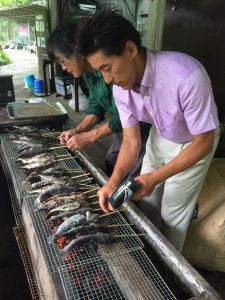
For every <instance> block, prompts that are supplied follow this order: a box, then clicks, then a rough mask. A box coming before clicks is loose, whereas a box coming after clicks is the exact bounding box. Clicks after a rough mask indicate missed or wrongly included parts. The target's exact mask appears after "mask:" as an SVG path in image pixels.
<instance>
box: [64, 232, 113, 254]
mask: <svg viewBox="0 0 225 300" xmlns="http://www.w3.org/2000/svg"><path fill="white" fill-rule="evenodd" d="M113 242H115V239H114V238H113V237H112V236H111V235H110V234H108V233H103V232H96V233H94V234H87V235H81V236H79V237H77V238H76V239H73V240H72V241H71V242H70V243H69V244H68V245H66V246H65V247H64V248H63V249H62V250H61V251H60V254H61V256H62V257H66V256H67V255H68V253H69V252H70V251H71V250H72V249H73V248H75V247H78V246H84V245H86V244H94V245H97V244H103V245H108V244H112V243H113Z"/></svg>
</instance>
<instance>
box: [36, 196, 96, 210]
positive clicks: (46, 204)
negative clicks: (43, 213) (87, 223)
mask: <svg viewBox="0 0 225 300" xmlns="http://www.w3.org/2000/svg"><path fill="white" fill-rule="evenodd" d="M71 203H73V204H74V205H75V204H76V205H77V208H79V207H81V206H83V207H85V206H89V205H90V203H88V202H87V201H86V198H85V196H84V195H83V194H82V193H71V194H69V195H55V196H53V197H51V198H49V199H48V200H47V201H42V202H41V203H40V204H39V206H38V209H45V210H50V209H52V208H55V207H57V206H60V205H63V204H64V205H65V204H71Z"/></svg>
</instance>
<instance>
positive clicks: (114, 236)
mask: <svg viewBox="0 0 225 300" xmlns="http://www.w3.org/2000/svg"><path fill="white" fill-rule="evenodd" d="M136 236H145V234H144V233H130V234H116V235H112V237H113V238H127V237H136Z"/></svg>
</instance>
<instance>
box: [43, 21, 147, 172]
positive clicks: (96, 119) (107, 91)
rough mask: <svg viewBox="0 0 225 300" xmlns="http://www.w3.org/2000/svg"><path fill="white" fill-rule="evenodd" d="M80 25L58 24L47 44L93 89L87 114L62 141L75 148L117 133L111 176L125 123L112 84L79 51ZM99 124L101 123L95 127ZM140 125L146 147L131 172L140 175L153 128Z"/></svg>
mask: <svg viewBox="0 0 225 300" xmlns="http://www.w3.org/2000/svg"><path fill="white" fill-rule="evenodd" d="M76 28H77V26H76V23H75V22H72V23H71V22H70V23H65V24H61V25H59V26H57V28H56V29H55V30H54V31H53V32H52V34H51V36H50V37H49V39H48V44H47V50H48V55H49V57H50V58H51V59H52V60H55V61H57V62H58V63H59V64H60V65H61V67H62V69H63V70H64V71H67V72H68V73H70V74H72V75H73V76H74V77H77V78H79V77H82V78H83V79H84V81H85V82H86V84H87V87H88V89H89V107H88V109H87V111H86V116H85V117H84V119H83V120H82V121H81V122H80V123H79V124H78V125H76V126H75V127H74V128H72V129H70V130H68V131H63V132H62V133H61V135H60V137H59V139H60V142H61V144H63V145H67V147H68V149H70V150H75V149H81V148H83V147H84V146H86V145H88V144H90V143H93V142H95V141H97V140H98V139H100V138H102V137H105V136H108V135H111V134H113V143H112V145H111V147H110V149H109V150H108V152H107V154H106V158H105V164H106V173H107V175H108V176H110V175H111V173H112V171H113V168H114V165H115V163H116V160H117V156H118V153H119V149H120V146H121V143H122V138H123V137H122V125H121V122H120V117H119V113H118V110H117V107H116V104H115V102H114V99H113V96H112V86H111V85H108V84H106V83H105V81H104V79H103V77H102V74H101V72H99V71H95V70H94V69H93V68H92V67H91V65H90V64H89V63H88V61H87V59H86V58H85V57H81V56H79V55H78V54H77V53H76V42H75V40H76ZM106 112H109V113H111V114H112V116H111V118H110V119H109V120H108V121H107V122H104V123H100V122H101V121H103V120H104V118H105V113H106ZM98 123H100V125H99V126H97V127H95V125H97V124H98ZM140 125H141V126H140V127H141V135H142V149H141V152H140V155H139V159H138V163H137V164H136V165H135V167H134V168H133V170H132V171H131V172H130V175H132V176H137V175H139V173H140V169H141V165H142V159H143V156H144V153H145V144H146V140H147V138H148V134H149V129H150V125H149V124H146V123H141V124H140Z"/></svg>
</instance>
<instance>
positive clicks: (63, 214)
mask: <svg viewBox="0 0 225 300" xmlns="http://www.w3.org/2000/svg"><path fill="white" fill-rule="evenodd" d="M75 204H76V205H77V203H75ZM88 211H89V212H94V211H95V209H94V208H92V207H90V206H87V207H83V206H82V204H81V203H80V207H79V208H74V209H73V210H66V211H64V212H61V213H59V214H57V215H53V216H51V217H50V219H49V221H51V222H55V221H57V220H63V221H65V220H66V219H67V218H69V217H71V216H73V215H77V214H80V215H84V214H86V212H88Z"/></svg>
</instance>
